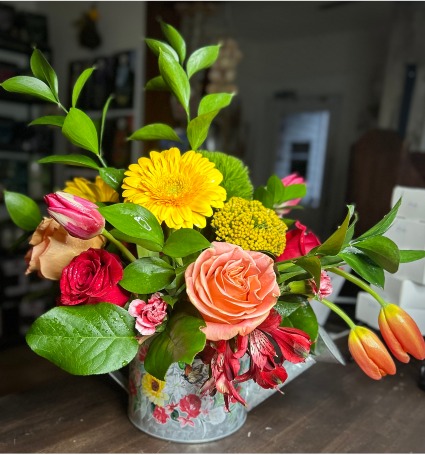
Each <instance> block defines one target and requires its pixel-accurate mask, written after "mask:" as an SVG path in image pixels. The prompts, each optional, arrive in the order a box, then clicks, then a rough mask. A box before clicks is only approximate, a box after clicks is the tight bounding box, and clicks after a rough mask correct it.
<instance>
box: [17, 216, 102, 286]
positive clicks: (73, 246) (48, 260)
mask: <svg viewBox="0 0 425 455" xmlns="http://www.w3.org/2000/svg"><path fill="white" fill-rule="evenodd" d="M29 243H30V245H32V248H31V249H30V250H29V251H28V252H27V254H26V256H25V259H26V261H27V263H28V268H27V271H26V273H27V274H28V273H31V272H36V271H38V272H39V273H40V275H41V276H43V277H44V278H47V279H49V280H59V278H60V277H61V274H62V270H63V268H64V267H66V266H67V265H68V264H69V263H70V262H71V259H73V258H74V257H75V256H78V255H79V254H80V253H82V252H83V251H86V250H88V249H89V248H102V246H103V245H104V238H103V237H102V236H100V235H98V236H97V237H94V238H92V239H90V240H80V239H77V238H75V237H71V236H70V235H69V234H68V233H67V232H66V231H65V229H64V228H63V227H62V226H61V225H60V224H59V223H57V222H56V221H54V220H53V219H51V218H44V219H43V220H42V222H41V223H40V224H39V226H38V227H37V229H36V230H35V232H34V234H33V235H32V237H31V240H30V242H29Z"/></svg>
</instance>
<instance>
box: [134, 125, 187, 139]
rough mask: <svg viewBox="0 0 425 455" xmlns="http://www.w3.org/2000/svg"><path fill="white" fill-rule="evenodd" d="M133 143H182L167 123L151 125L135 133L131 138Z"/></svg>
mask: <svg viewBox="0 0 425 455" xmlns="http://www.w3.org/2000/svg"><path fill="white" fill-rule="evenodd" d="M129 139H130V140H132V141H135V140H136V141H156V140H158V139H159V140H161V139H165V140H168V141H176V142H181V139H180V138H179V136H178V135H177V133H176V132H175V131H174V130H173V128H171V126H168V125H166V124H165V123H151V124H150V125H145V126H144V127H142V128H140V129H138V130H137V131H135V132H134V133H133V134H132V135H131V136H130V137H129Z"/></svg>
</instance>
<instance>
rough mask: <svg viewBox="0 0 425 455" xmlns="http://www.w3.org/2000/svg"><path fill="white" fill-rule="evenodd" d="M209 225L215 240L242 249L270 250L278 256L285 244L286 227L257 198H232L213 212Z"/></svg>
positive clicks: (272, 211)
mask: <svg viewBox="0 0 425 455" xmlns="http://www.w3.org/2000/svg"><path fill="white" fill-rule="evenodd" d="M211 226H212V227H213V228H214V229H215V233H216V236H217V240H219V241H225V242H228V243H233V244H234V245H239V246H240V247H242V248H243V249H244V250H250V251H270V252H271V253H273V254H275V255H276V256H279V255H281V254H282V253H283V250H284V249H285V245H286V231H287V229H288V227H287V226H286V224H285V223H284V222H283V221H282V220H281V219H280V218H279V217H278V216H277V215H276V213H275V212H274V210H270V209H268V208H266V207H264V205H263V204H262V203H261V202H260V201H248V200H246V199H242V198H240V197H233V198H231V199H230V200H229V201H228V202H226V204H224V207H223V208H222V209H221V210H220V211H218V212H216V213H215V214H214V217H213V219H212V222H211Z"/></svg>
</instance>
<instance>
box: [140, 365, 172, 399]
mask: <svg viewBox="0 0 425 455" xmlns="http://www.w3.org/2000/svg"><path fill="white" fill-rule="evenodd" d="M164 387H165V382H164V381H161V380H159V379H156V378H155V376H152V375H151V374H149V373H145V374H144V375H143V378H142V390H143V392H144V394H145V395H146V396H147V397H148V399H149V401H150V402H151V403H154V404H156V405H157V406H164V403H165V402H166V401H167V400H168V398H169V396H168V393H165V392H164Z"/></svg>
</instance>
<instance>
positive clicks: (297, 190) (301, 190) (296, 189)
mask: <svg viewBox="0 0 425 455" xmlns="http://www.w3.org/2000/svg"><path fill="white" fill-rule="evenodd" d="M306 194H307V186H306V185H305V184H304V183H294V184H293V185H288V186H285V194H284V195H283V199H282V200H281V201H280V202H286V201H291V200H292V199H298V198H300V199H302V198H303V197H304V196H305V195H306ZM292 208H294V207H292Z"/></svg>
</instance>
